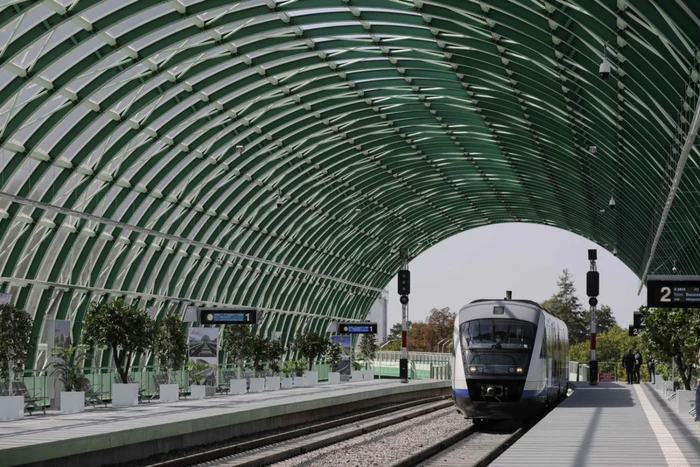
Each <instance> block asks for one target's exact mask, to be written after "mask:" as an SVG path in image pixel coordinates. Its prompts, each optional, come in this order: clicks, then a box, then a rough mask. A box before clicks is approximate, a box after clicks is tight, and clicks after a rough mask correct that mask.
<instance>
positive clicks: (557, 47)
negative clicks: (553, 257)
mask: <svg viewBox="0 0 700 467" xmlns="http://www.w3.org/2000/svg"><path fill="white" fill-rule="evenodd" d="M699 16H700V4H698V2H695V1H690V0H643V1H642V0H639V1H631V0H552V1H541V0H509V1H505V0H484V1H475V0H472V1H468V0H440V1H438V0H434V1H430V0H412V1H408V0H332V1H331V0H289V1H273V0H250V1H227V0H169V1H162V0H104V1H98V0H45V1H41V2H38V1H28V0H5V1H4V2H2V6H0V164H1V166H2V169H1V170H2V172H1V180H0V183H1V185H2V189H1V190H0V219H1V220H0V242H1V243H0V267H1V268H2V275H1V278H0V281H2V282H3V283H4V286H3V287H4V289H5V290H6V291H10V292H12V293H13V295H14V296H15V300H17V301H18V303H19V304H20V305H22V306H24V307H25V308H27V309H29V310H31V311H32V313H34V314H35V316H36V317H37V318H38V319H37V323H39V324H37V329H36V330H35V331H36V333H37V335H38V333H39V332H40V329H41V323H43V321H44V318H45V317H46V316H47V313H54V312H55V314H52V316H55V317H58V318H65V317H69V318H72V319H73V320H74V322H75V323H76V325H75V327H74V329H73V331H74V334H75V333H79V331H80V320H81V318H82V316H83V314H84V313H85V310H86V307H87V303H88V302H89V301H90V300H92V299H93V298H95V297H99V296H104V295H108V294H121V295H126V296H128V297H132V298H138V299H140V300H142V301H143V303H144V304H145V305H147V306H158V307H159V308H160V309H165V306H166V305H168V304H171V303H198V304H199V303H207V304H220V305H221V304H241V305H253V306H260V307H264V308H265V309H268V310H270V311H271V313H270V315H269V317H268V318H269V319H267V321H266V324H265V327H266V329H267V330H268V331H272V330H285V331H290V330H294V329H297V327H298V326H299V325H300V323H303V322H307V324H308V323H312V324H311V325H312V326H315V327H317V328H319V329H320V328H322V327H323V326H324V325H325V323H326V321H327V320H328V319H333V318H346V319H357V318H362V317H363V316H364V313H365V312H366V311H367V309H368V307H369V305H370V304H371V303H372V302H373V301H374V300H375V299H376V297H377V294H378V293H379V292H380V290H381V288H382V287H384V286H385V285H386V284H387V282H388V281H389V280H390V278H391V277H392V276H393V275H394V274H395V273H396V270H397V268H398V267H399V259H398V255H397V254H396V249H397V248H400V247H406V248H409V249H410V251H411V252H412V254H414V255H415V254H418V253H420V252H421V251H423V250H425V249H427V248H429V247H430V246H431V245H433V244H435V243H437V242H439V241H440V240H442V239H444V238H447V237H449V236H451V235H454V234H455V233H458V232H461V231H464V230H468V229H471V228H475V227H479V226H483V225H488V224H493V223H500V222H514V221H516V222H533V223H540V224H545V225H551V226H556V227H560V228H563V229H566V230H570V231H572V232H575V233H577V234H579V235H582V236H585V237H587V238H589V239H591V240H593V241H595V242H597V243H599V244H601V245H603V246H604V247H606V248H608V249H609V250H613V249H616V251H617V253H618V255H619V257H620V259H621V260H622V261H624V262H625V263H626V264H627V265H628V266H629V267H630V268H631V269H632V270H633V271H635V272H636V273H637V274H638V275H639V276H640V277H644V276H645V274H646V273H661V272H667V271H668V270H670V268H671V267H672V265H673V264H676V265H677V266H678V268H680V269H682V270H683V271H684V272H686V273H700V250H699V245H698V235H697V229H698V226H697V216H696V213H697V207H698V206H699V205H700V204H699V202H700V197H699V196H698V194H699V193H700V183H698V182H699V179H698V174H700V171H699V170H700V166H699V165H698V163H699V159H700V154H699V153H698V146H697V141H696V136H695V135H696V133H697V127H696V126H695V128H693V123H697V122H693V117H694V116H695V115H696V105H697V103H698V92H699V85H698V82H699V76H700V75H699V73H700V68H699V67H698V61H699V60H700V52H699V51H698V44H699V41H700V20H699V19H698V17H699ZM605 44H607V49H606V50H607V51H606V52H605V55H606V57H607V59H608V60H609V61H610V63H611V67H612V74H611V76H610V78H609V80H607V81H602V80H601V79H600V78H599V76H598V67H599V65H600V63H601V62H602V61H603V55H604V50H605ZM593 146H594V147H595V150H592V147H593ZM681 174H682V175H683V176H682V178H680V177H679V175H681ZM674 180H675V181H674ZM611 197H612V198H614V199H615V201H616V208H615V209H614V210H610V209H609V208H608V202H609V200H610V198H611ZM674 197H675V199H674ZM670 201H673V203H672V204H671V202H670ZM603 210H604V211H605V212H603ZM524 246H525V247H526V245H524ZM543 253H544V252H543ZM308 317H311V318H320V319H312V320H310V321H309V320H305V319H304V318H308Z"/></svg>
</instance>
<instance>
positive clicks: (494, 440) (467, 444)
mask: <svg viewBox="0 0 700 467" xmlns="http://www.w3.org/2000/svg"><path fill="white" fill-rule="evenodd" d="M568 394H569V395H570V394H571V390H569V392H568ZM564 399H565V398H563V399H561V400H559V401H558V402H557V403H555V404H553V405H552V406H550V407H549V408H547V409H546V410H544V411H543V412H542V413H540V414H539V415H538V416H537V417H536V418H534V419H533V420H529V421H527V422H515V421H509V420H495V421H491V422H488V421H487V422H485V423H484V424H481V425H470V426H468V427H466V428H465V429H463V430H461V431H459V432H457V433H455V434H453V435H452V436H450V437H448V438H446V439H444V440H441V441H440V442H438V443H435V444H433V445H431V446H428V447H427V448H425V449H422V450H421V451H418V452H416V453H414V454H413V455H411V456H408V457H406V458H404V459H402V460H400V461H399V462H397V463H395V464H393V465H392V466H391V467H414V466H420V467H427V466H438V465H440V466H451V465H459V466H462V467H485V466H487V465H489V464H490V463H491V462H493V461H494V460H495V459H496V458H497V457H498V456H500V455H501V454H502V453H503V452H504V451H505V450H506V449H508V448H509V447H510V446H511V445H512V444H513V443H515V442H516V441H517V440H519V439H520V438H521V437H522V436H523V435H524V434H525V433H527V432H528V431H529V430H530V428H532V427H533V426H535V425H536V424H537V423H538V422H539V421H540V420H542V419H543V418H544V417H546V416H547V414H548V413H549V412H551V411H552V410H553V409H554V408H555V407H556V406H557V405H559V404H560V403H561V401H563V400H564Z"/></svg>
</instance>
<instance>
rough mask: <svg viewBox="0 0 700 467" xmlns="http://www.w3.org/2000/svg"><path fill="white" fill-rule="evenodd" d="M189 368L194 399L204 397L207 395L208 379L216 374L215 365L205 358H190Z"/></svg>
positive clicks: (191, 392)
mask: <svg viewBox="0 0 700 467" xmlns="http://www.w3.org/2000/svg"><path fill="white" fill-rule="evenodd" d="M187 368H188V369H189V370H190V394H191V395H192V399H204V398H205V397H206V396H207V380H208V379H211V377H212V376H213V375H214V371H215V369H216V367H215V365H211V364H209V363H207V362H205V361H203V360H190V361H189V362H188V364H187ZM211 387H213V386H211ZM214 389H216V388H214Z"/></svg>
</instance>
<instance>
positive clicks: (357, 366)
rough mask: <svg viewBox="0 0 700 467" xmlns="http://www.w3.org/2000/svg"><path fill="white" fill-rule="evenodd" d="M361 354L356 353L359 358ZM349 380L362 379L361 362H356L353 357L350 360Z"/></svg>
mask: <svg viewBox="0 0 700 467" xmlns="http://www.w3.org/2000/svg"><path fill="white" fill-rule="evenodd" d="M360 357H361V355H358V358H360ZM350 381H351V382H353V383H354V382H356V381H362V364H361V363H360V362H358V361H357V360H356V359H353V361H352V370H351V371H350Z"/></svg>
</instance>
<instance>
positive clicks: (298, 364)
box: [292, 360, 309, 388]
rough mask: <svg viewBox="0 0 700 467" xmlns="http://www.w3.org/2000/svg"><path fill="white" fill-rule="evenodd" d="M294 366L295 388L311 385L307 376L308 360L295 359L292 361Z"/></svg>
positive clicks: (293, 382)
mask: <svg viewBox="0 0 700 467" xmlns="http://www.w3.org/2000/svg"><path fill="white" fill-rule="evenodd" d="M292 365H293V366H292V368H293V371H294V380H293V381H292V386H293V387H295V388H300V387H304V386H308V385H309V380H308V379H307V378H306V374H305V373H306V372H305V371H304V370H306V362H304V360H294V361H293V362H292Z"/></svg>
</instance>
